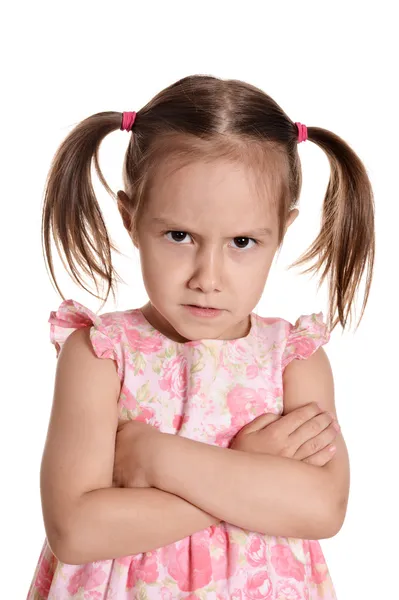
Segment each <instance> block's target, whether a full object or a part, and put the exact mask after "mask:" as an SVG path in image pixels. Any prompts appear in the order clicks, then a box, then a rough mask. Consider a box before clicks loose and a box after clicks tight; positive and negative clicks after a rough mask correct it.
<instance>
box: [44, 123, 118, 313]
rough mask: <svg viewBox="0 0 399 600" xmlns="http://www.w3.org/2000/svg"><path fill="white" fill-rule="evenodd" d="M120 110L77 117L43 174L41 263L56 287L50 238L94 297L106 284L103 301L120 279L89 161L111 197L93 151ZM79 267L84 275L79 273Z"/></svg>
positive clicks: (70, 270) (75, 277) (111, 128)
mask: <svg viewBox="0 0 399 600" xmlns="http://www.w3.org/2000/svg"><path fill="white" fill-rule="evenodd" d="M120 125H121V113H117V112H103V113H97V114H95V115H93V116H91V117H89V118H87V119H85V120H83V121H82V122H80V123H79V124H78V125H77V126H76V127H75V128H74V129H73V130H72V131H71V132H70V133H69V135H68V136H67V137H66V139H65V140H64V141H63V142H62V143H61V145H60V146H59V148H58V150H57V152H56V154H55V156H54V158H53V160H52V164H51V167H50V171H49V174H48V177H47V180H46V187H45V194H44V205H43V213H42V243H43V253H44V257H45V262H46V266H47V268H48V270H49V274H50V278H51V280H52V282H53V284H54V285H55V288H56V289H57V291H58V292H59V294H60V295H61V297H62V298H63V299H65V298H64V296H63V294H62V292H61V290H60V288H59V286H58V283H57V280H56V277H55V272H54V264H53V257H52V250H51V237H52V238H53V239H54V242H55V246H56V248H57V252H58V254H59V255H60V258H61V261H62V263H63V265H64V267H65V268H66V270H67V272H68V273H69V275H70V276H71V277H72V279H73V280H74V281H75V282H76V283H77V284H78V285H79V286H81V287H82V288H83V289H85V290H86V291H88V292H89V293H90V294H91V295H93V296H95V297H96V298H99V299H102V298H101V296H100V295H99V282H101V283H104V282H105V284H106V287H107V289H106V295H105V298H104V303H105V301H106V299H107V298H108V295H109V293H110V291H111V292H112V294H113V296H115V290H114V286H115V283H116V281H120V278H119V276H118V275H117V273H116V271H115V270H114V268H113V266H112V260H111V251H112V250H114V251H116V252H118V250H117V248H116V247H115V246H114V245H113V243H112V242H111V241H110V238H109V236H108V233H107V229H106V226H105V223H104V219H103V216H102V213H101V209H100V206H99V204H98V201H97V198H96V196H95V193H94V189H93V183H92V178H91V165H92V161H94V167H95V170H96V172H97V175H98V176H99V178H100V181H101V182H102V184H103V185H104V186H105V188H106V189H107V191H108V192H109V193H110V194H111V195H112V196H113V197H114V198H115V195H114V193H113V192H112V190H111V189H110V188H109V186H108V185H107V183H106V181H105V179H104V176H103V174H102V173H101V170H100V166H99V162H98V151H99V147H100V144H101V142H102V140H103V139H104V138H105V136H106V135H107V134H108V133H110V132H111V131H115V130H117V129H119V128H120ZM82 272H83V277H82ZM84 275H86V276H89V278H90V279H91V281H93V282H94V285H95V288H96V293H93V292H92V291H91V290H90V289H88V287H87V286H86V283H85V279H84Z"/></svg>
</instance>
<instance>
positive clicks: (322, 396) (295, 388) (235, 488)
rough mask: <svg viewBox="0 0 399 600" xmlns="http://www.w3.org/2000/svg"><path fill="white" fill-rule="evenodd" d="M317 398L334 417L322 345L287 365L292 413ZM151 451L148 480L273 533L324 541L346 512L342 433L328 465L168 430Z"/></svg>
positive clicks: (225, 517) (213, 511) (238, 522)
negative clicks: (225, 445)
mask: <svg viewBox="0 0 399 600" xmlns="http://www.w3.org/2000/svg"><path fill="white" fill-rule="evenodd" d="M309 402H317V403H318V404H319V405H320V407H321V408H322V409H323V410H328V411H330V412H332V413H333V414H334V415H335V406H334V389H333V378H332V373H331V368H330V364H329V361H328V358H327V356H326V354H325V352H324V350H323V349H319V350H318V351H317V352H316V353H315V354H313V355H312V356H311V357H310V358H308V359H307V360H294V361H292V363H290V364H289V365H288V366H287V367H286V369H285V371H284V404H285V410H286V412H290V411H292V410H294V409H295V408H297V407H299V406H302V405H304V404H307V403H309ZM155 441H156V444H154V446H153V448H152V449H151V451H150V452H148V448H147V449H146V452H145V450H144V448H145V444H141V446H142V448H140V444H138V447H137V448H136V451H138V452H139V454H140V459H139V461H140V463H145V461H147V463H146V464H147V466H146V469H148V472H149V473H150V476H149V481H150V482H151V484H152V485H154V486H155V487H157V488H159V489H162V490H164V491H168V492H170V493H172V494H176V495H178V496H180V497H181V498H184V499H185V500H187V501H188V502H190V503H192V504H195V505H196V506H198V507H199V508H201V509H202V510H205V511H206V512H208V513H210V514H213V515H215V516H217V517H218V518H219V519H222V520H224V521H227V522H229V523H234V524H235V525H237V526H239V527H242V528H244V529H248V530H250V531H258V532H263V533H265V534H269V535H277V536H287V537H296V538H303V539H321V538H327V537H332V536H334V535H335V534H336V533H337V532H338V531H339V529H340V528H341V526H342V523H343V521H344V518H345V513H346V506H347V500H348V492H349V461H348V455H347V451H346V446H345V443H344V440H343V437H342V435H339V436H338V437H337V438H336V442H335V445H336V447H337V451H336V456H335V457H334V458H333V459H332V460H331V461H330V462H329V463H328V464H327V465H325V466H324V467H315V466H312V465H309V464H306V463H304V462H300V461H297V460H293V459H289V458H282V457H275V456H270V455H260V454H250V453H246V452H240V451H237V450H231V449H223V448H219V447H217V446H210V445H207V444H203V443H201V442H195V441H193V440H189V439H185V438H183V437H180V436H172V435H169V434H161V435H159V436H157V438H156V440H155Z"/></svg>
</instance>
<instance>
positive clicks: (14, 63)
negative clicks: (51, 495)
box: [0, 0, 399, 600]
mask: <svg viewBox="0 0 399 600" xmlns="http://www.w3.org/2000/svg"><path fill="white" fill-rule="evenodd" d="M394 11H395V3H393V2H392V3H391V2H378V3H377V2H375V3H362V2H345V3H344V2H329V3H325V2H315V1H312V2H304V1H301V2H287V1H282V0H280V1H279V2H266V1H265V2H251V1H248V0H247V1H246V2H245V3H237V4H234V3H233V2H221V1H219V2H217V1H213V2H205V1H204V0H202V2H196V3H192V2H181V3H179V2H167V3H163V2H158V3H157V2H151V3H145V2H143V3H136V2H118V1H114V2H112V3H105V2H104V3H102V2H98V1H97V2H93V1H86V2H77V1H76V0H74V1H69V2H67V3H59V2H52V3H50V2H47V3H46V2H43V1H40V0H37V1H36V2H32V3H28V2H17V1H16V2H13V3H12V4H11V3H9V5H8V8H6V9H4V8H3V17H5V19H4V18H3V19H2V21H3V23H2V33H1V46H2V48H1V51H2V52H1V56H2V80H3V86H2V87H3V92H2V95H1V100H0V102H1V104H2V110H1V113H2V116H3V119H2V135H1V142H0V143H1V153H2V160H1V172H2V175H1V184H2V194H1V196H2V197H1V204H0V206H1V220H0V223H1V231H2V235H1V271H2V276H1V280H2V293H1V331H2V344H1V354H2V362H1V365H2V376H1V407H2V422H1V424H2V436H1V455H0V456H1V461H2V466H1V474H2V494H1V499H2V514H1V520H2V523H1V543H0V548H1V553H2V556H1V560H0V565H1V570H2V572H3V573H2V577H1V592H0V596H1V598H2V599H3V598H4V599H5V600H19V599H23V598H25V597H26V594H27V591H28V587H29V584H30V581H31V577H32V575H33V571H34V568H35V565H36V562H37V560H38V557H39V551H40V548H41V545H42V542H43V538H44V528H43V523H42V516H41V505H40V495H39V469H40V461H41V454H42V450H43V444H44V441H45V435H46V430H47V424H48V419H49V414H50V408H51V400H52V386H53V376H54V371H55V366H56V361H55V351H54V348H53V347H52V346H51V344H50V342H49V326H48V324H47V320H48V317H49V313H50V310H55V309H56V308H57V307H58V305H59V304H60V302H61V299H60V298H59V297H58V296H57V295H56V293H55V292H54V290H53V288H52V287H51V284H50V282H49V279H48V277H47V274H46V271H45V267H44V263H43V260H42V254H41V245H40V219H41V205H42V198H43V189H44V183H45V177H46V175H47V171H48V169H49V166H50V161H51V158H52V156H53V154H54V152H55V150H56V148H57V146H58V144H59V143H60V142H61V141H62V139H63V138H64V137H65V136H66V135H67V133H68V132H69V131H70V130H71V128H72V127H73V126H74V125H75V124H76V123H77V122H78V121H80V120H81V119H83V118H85V117H87V116H89V115H91V114H93V113H96V112H99V111H106V110H113V111H124V110H126V111H129V110H138V109H140V107H142V106H143V105H144V103H146V102H147V101H148V100H149V99H150V98H151V97H152V96H153V95H154V94H155V93H156V92H158V91H159V90H161V89H162V88H163V87H165V86H167V85H169V84H170V83H172V82H174V81H175V80H177V79H179V78H181V77H183V76H186V75H189V74H194V73H206V74H212V75H216V76H219V77H222V78H236V79H243V80H246V81H248V82H251V83H253V84H255V85H257V86H259V87H261V88H263V89H264V90H265V91H266V92H267V93H268V94H270V95H272V96H273V97H274V98H275V99H276V100H277V102H278V103H279V104H280V105H281V106H282V107H283V109H284V110H285V111H286V112H287V113H288V115H289V116H290V117H291V118H292V119H293V120H294V121H300V122H301V123H305V124H306V125H308V126H320V127H325V128H327V129H330V130H332V131H334V132H335V133H337V134H338V135H340V136H341V137H343V138H344V139H345V140H346V141H347V142H348V143H349V144H350V145H351V146H352V147H353V148H354V150H355V151H356V152H357V153H358V154H359V156H360V157H361V159H362V160H363V161H364V164H365V165H366V168H367V170H368V173H369V175H370V178H371V181H372V183H373V186H374V192H375V201H376V219H377V225H376V226H377V257H376V267H375V277H374V283H373V288H372V293H371V296H370V301H369V305H368V308H367V311H366V314H365V317H364V320H363V322H362V324H361V326H360V328H359V329H358V331H357V332H356V333H355V334H354V335H353V332H352V333H351V332H349V333H345V334H344V335H343V336H342V335H341V332H340V330H339V328H337V329H336V330H335V331H334V332H333V335H332V338H331V341H330V343H329V344H328V345H327V346H326V350H327V353H328V355H329V357H330V360H331V363H332V367H333V371H334V374H335V381H336V402H337V409H338V415H339V418H340V422H341V426H342V430H343V433H344V436H345V438H346V441H347V445H348V449H349V453H350V458H351V473H352V481H351V494H350V502H349V507H348V513H347V518H346V522H345V524H344V526H343V528H342V530H341V531H340V533H339V534H338V535H337V536H336V537H335V538H333V539H330V540H326V541H323V542H322V547H323V550H324V552H325V555H326V558H327V562H328V565H329V567H330V570H331V574H332V576H333V580H334V582H335V586H336V590H337V594H338V599H339V600H353V599H355V600H358V599H359V600H371V599H373V600H375V599H376V598H378V599H382V598H399V584H398V582H397V578H396V572H397V560H398V548H397V540H398V534H399V527H398V517H397V509H398V506H399V498H398V492H397V488H398V482H397V473H398V468H397V458H398V445H397V439H398V422H397V421H398V401H399V394H398V390H397V387H396V377H395V373H396V371H397V348H398V334H397V307H398V292H397V288H398V286H397V282H396V280H395V279H396V277H397V275H398V269H397V262H398V258H399V256H398V255H399V252H398V216H399V215H398V179H397V174H398V158H399V153H398V139H399V119H398V106H399V97H398V87H397V77H398V75H397V74H398V66H397V58H395V56H396V57H397V56H398V52H399V44H398V38H397V22H396V19H395V18H394ZM127 143H128V134H127V133H126V132H121V131H118V132H115V133H112V134H111V135H110V136H109V137H108V139H106V140H105V142H104V143H103V146H102V149H101V153H100V159H101V163H102V167H103V171H104V173H105V176H106V178H107V179H108V182H109V184H110V185H111V187H112V188H113V189H114V190H117V189H120V188H121V166H122V157H123V153H124V151H125V149H126V146H127ZM299 152H300V156H301V159H302V164H303V175H304V183H303V190H302V195H301V204H300V208H301V216H300V218H299V219H298V220H297V221H296V223H295V224H294V225H293V226H292V227H291V229H290V230H289V233H288V234H287V238H286V242H285V246H284V249H283V252H282V253H281V255H280V258H279V260H278V262H277V264H276V265H275V268H274V271H273V273H272V274H271V275H270V279H269V281H268V284H267V286H266V290H265V293H264V297H263V299H262V302H261V303H260V304H259V306H258V307H257V312H258V313H259V314H261V315H265V316H266V315H268V316H281V317H284V318H288V319H289V320H291V321H293V320H295V319H296V318H297V317H298V316H299V315H300V314H308V313H310V312H314V311H319V310H323V312H325V310H326V291H325V290H322V291H321V292H320V293H319V294H317V293H316V282H315V281H314V280H309V279H307V278H306V277H305V276H301V275H299V274H298V271H294V270H291V271H287V269H286V267H287V266H288V264H289V263H290V262H292V261H293V260H294V259H295V258H297V257H298V256H299V254H300V253H301V252H302V251H303V250H305V248H306V247H307V246H308V245H309V244H310V243H311V241H312V240H313V239H314V237H315V236H316V235H317V232H318V229H317V227H318V223H319V217H320V210H321V205H322V199H323V194H324V191H325V188H326V186H327V182H328V173H329V166H328V161H327V159H326V157H325V156H324V154H323V152H322V151H321V150H320V149H318V148H317V147H316V146H315V145H313V144H312V143H311V142H306V143H303V144H301V145H300V147H299ZM95 185H96V189H98V190H99V198H100V202H101V205H102V207H103V209H104V213H105V216H106V220H107V223H108V225H109V230H110V232H111V236H112V237H113V238H114V240H115V242H116V243H117V245H118V246H119V248H120V249H121V250H122V252H124V253H125V254H126V256H125V257H123V256H122V257H116V259H115V264H116V267H117V269H118V270H119V272H120V274H121V275H122V277H123V278H124V279H125V281H126V285H123V286H121V287H120V290H119V296H118V302H117V304H114V303H113V302H112V301H110V302H109V303H108V304H107V305H106V306H105V308H104V309H103V312H105V311H107V310H115V309H127V308H133V307H137V306H141V305H142V304H143V303H144V302H145V301H146V295H145V290H144V287H143V284H142V281H141V277H140V270H139V261H138V256H137V254H136V253H135V252H134V251H133V249H132V248H131V246H130V244H129V239H128V237H127V234H126V233H125V231H124V230H123V228H122V225H121V223H120V221H119V215H118V213H117V210H116V207H115V205H114V204H113V201H112V199H111V198H110V197H109V196H107V194H106V192H105V191H104V190H103V189H102V188H100V185H99V184H98V186H97V184H95ZM58 273H59V280H60V283H61V285H62V289H63V291H64V294H65V296H66V297H67V298H74V299H76V300H78V301H80V302H82V303H84V304H86V305H87V306H88V307H90V308H91V309H93V310H97V309H98V308H99V303H98V302H96V300H95V299H93V298H92V297H90V296H89V295H88V294H86V293H84V292H82V291H80V290H78V289H76V287H75V286H74V284H73V283H72V282H71V281H70V280H69V279H68V278H67V277H66V276H64V275H63V274H62V272H61V271H59V272H58ZM359 308H360V304H359Z"/></svg>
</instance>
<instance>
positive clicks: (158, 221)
mask: <svg viewBox="0 0 399 600" xmlns="http://www.w3.org/2000/svg"><path fill="white" fill-rule="evenodd" d="M151 223H153V224H154V225H161V226H162V227H166V228H168V229H172V230H173V229H174V230H176V231H187V232H191V233H194V234H196V235H198V236H200V234H199V233H196V232H195V231H193V230H192V229H191V227H185V226H182V224H181V223H180V224H178V223H174V222H173V221H171V220H170V219H163V218H161V217H153V218H152V219H151ZM272 235H273V232H272V230H271V229H270V228H269V227H261V228H258V229H251V230H245V232H244V230H241V231H240V233H237V234H236V235H232V236H230V237H238V236H242V237H262V236H272Z"/></svg>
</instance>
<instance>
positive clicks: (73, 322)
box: [49, 300, 124, 379]
mask: <svg viewBox="0 0 399 600" xmlns="http://www.w3.org/2000/svg"><path fill="white" fill-rule="evenodd" d="M49 323H50V340H51V343H52V344H54V346H55V349H56V352H57V357H58V356H59V354H60V352H61V349H62V346H63V345H64V343H65V341H66V339H67V338H68V337H69V336H70V335H71V333H72V332H74V331H76V330H77V329H82V327H90V340H91V344H92V347H93V350H94V352H95V354H96V356H98V357H99V358H111V359H112V360H114V361H115V362H116V365H117V368H118V375H119V377H120V379H122V378H123V377H124V360H123V346H122V344H121V331H120V328H119V327H117V326H116V325H115V324H113V323H111V322H110V319H109V316H107V315H103V316H99V315H96V314H95V313H94V312H92V311H91V310H89V309H88V308H86V307H85V306H82V304H79V302H76V301H75V300H65V301H64V302H62V304H61V305H60V307H59V308H58V310H57V311H52V312H51V313H50V318H49Z"/></svg>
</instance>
